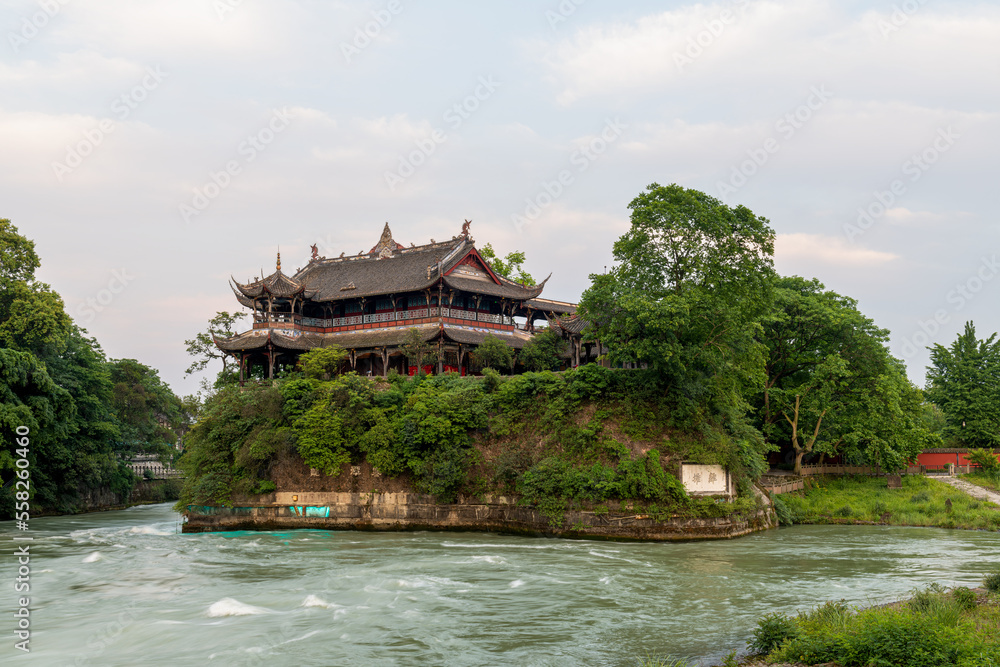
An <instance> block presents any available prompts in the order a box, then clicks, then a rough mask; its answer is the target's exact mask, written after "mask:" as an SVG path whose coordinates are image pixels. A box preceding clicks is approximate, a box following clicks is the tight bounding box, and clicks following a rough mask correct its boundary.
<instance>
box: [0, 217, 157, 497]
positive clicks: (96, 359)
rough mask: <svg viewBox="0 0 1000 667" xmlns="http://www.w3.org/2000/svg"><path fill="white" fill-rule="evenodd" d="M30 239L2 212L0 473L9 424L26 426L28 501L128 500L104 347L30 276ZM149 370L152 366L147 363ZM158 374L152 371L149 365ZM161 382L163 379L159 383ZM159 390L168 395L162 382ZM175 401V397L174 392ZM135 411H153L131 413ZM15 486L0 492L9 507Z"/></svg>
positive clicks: (33, 261)
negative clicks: (93, 496)
mask: <svg viewBox="0 0 1000 667" xmlns="http://www.w3.org/2000/svg"><path fill="white" fill-rule="evenodd" d="M39 266H40V260H39V258H38V255H37V254H36V253H35V249H34V243H32V242H31V241H30V240H28V239H26V238H25V237H23V236H21V235H20V234H19V233H18V231H17V229H16V228H15V227H14V226H13V224H11V222H10V221H9V220H0V436H2V442H3V443H4V444H3V449H0V477H2V478H3V481H7V480H6V473H5V472H4V470H5V469H6V468H9V467H10V466H9V464H10V463H12V446H13V443H14V439H13V437H11V436H12V435H13V432H14V429H16V428H17V427H18V426H26V427H28V428H29V429H30V436H31V447H30V448H29V450H30V451H29V461H30V462H31V482H32V492H33V495H32V501H33V502H34V503H35V504H36V505H41V506H43V507H45V508H46V509H48V510H56V511H72V510H75V509H79V507H80V503H81V501H82V499H83V498H84V497H85V496H86V494H87V493H88V492H89V491H93V490H98V489H100V490H107V489H110V490H111V491H113V492H114V493H116V494H118V496H119V497H120V498H122V499H124V498H126V497H127V495H128V492H129V491H130V490H131V488H132V485H133V483H134V476H133V475H132V473H131V472H130V471H129V470H128V468H127V466H126V465H125V463H124V462H123V460H122V458H121V456H120V455H121V454H123V453H127V452H126V451H125V450H124V449H123V448H122V447H120V443H121V439H122V435H123V427H127V426H128V425H129V422H128V421H127V420H123V419H121V418H120V417H119V415H117V414H116V413H115V411H114V408H115V405H114V403H115V400H114V399H115V391H114V390H115V384H114V383H113V380H112V368H111V366H110V365H109V364H108V361H107V359H106V358H105V356H104V352H103V351H102V350H101V347H100V345H99V344H98V343H97V341H96V340H94V339H93V338H88V337H87V335H86V332H85V331H84V330H83V329H80V328H79V327H77V326H75V325H74V324H73V323H72V320H71V319H70V318H69V316H68V315H67V314H66V312H65V310H64V309H63V303H62V299H61V298H60V297H59V295H58V294H56V293H55V292H53V291H52V290H51V289H50V288H49V287H48V286H47V285H44V284H42V283H39V282H38V281H36V280H35V278H34V272H35V270H36V269H37V268H38V267H39ZM147 370H149V369H147ZM154 375H155V372H154ZM161 385H162V383H161ZM160 389H161V391H162V392H163V395H164V396H165V397H166V398H167V399H169V398H170V397H172V396H173V394H172V393H170V391H169V389H167V388H166V386H165V385H162V386H161V387H160ZM172 400H176V399H172ZM136 418H137V419H150V418H151V417H150V413H148V412H147V413H144V414H143V413H142V410H141V409H140V410H137V411H136ZM10 490H11V487H8V489H6V490H5V491H4V492H3V493H0V505H2V507H0V513H4V514H7V515H9V514H8V513H9V510H10V509H11V507H12V506H11V505H10V503H9V501H10V494H9V493H8V492H9V491H10Z"/></svg>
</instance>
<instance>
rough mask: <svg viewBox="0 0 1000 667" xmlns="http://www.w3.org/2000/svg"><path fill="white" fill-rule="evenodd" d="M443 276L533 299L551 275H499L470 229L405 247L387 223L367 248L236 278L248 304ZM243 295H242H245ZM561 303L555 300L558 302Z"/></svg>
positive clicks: (373, 291)
mask: <svg viewBox="0 0 1000 667" xmlns="http://www.w3.org/2000/svg"><path fill="white" fill-rule="evenodd" d="M441 279H443V281H444V284H445V285H447V286H448V287H451V288H453V289H457V290H463V291H466V292H473V293H476V294H485V295H489V296H496V297H500V298H506V299H519V300H527V299H533V298H535V297H537V296H538V295H539V294H541V293H542V289H543V288H544V287H545V282H546V281H547V280H548V278H546V279H545V280H543V281H542V282H541V283H539V284H538V285H532V286H527V285H523V284H521V283H518V282H515V281H513V280H508V279H507V278H504V277H503V276H499V275H497V274H496V273H495V272H494V271H493V270H492V269H491V268H490V266H489V263H487V262H486V261H485V260H484V259H483V258H482V257H481V256H480V255H479V252H478V251H477V250H476V246H475V241H474V240H473V239H472V238H471V237H469V236H468V234H467V233H465V234H462V235H459V236H456V237H454V238H452V239H451V240H449V241H444V242H440V243H434V242H432V243H428V244H426V245H421V246H411V247H409V248H404V247H403V246H402V245H400V244H398V243H396V242H395V240H393V238H392V232H391V231H390V230H389V224H388V223H386V226H385V229H384V230H383V232H382V238H381V239H380V240H379V243H378V244H376V246H375V247H374V248H372V249H371V250H370V251H369V252H368V253H361V254H358V255H355V256H353V257H345V256H343V254H341V256H340V257H335V258H332V259H327V258H325V257H317V256H315V255H314V256H313V258H312V259H311V260H310V261H309V263H308V264H307V265H306V266H305V267H304V268H302V269H300V270H299V271H297V272H296V273H295V275H293V276H291V277H289V276H286V275H285V274H284V273H282V272H281V267H280V261H279V266H278V270H277V271H275V272H274V273H272V274H271V275H270V276H267V277H266V278H261V279H258V280H256V281H254V282H252V283H250V284H246V285H245V284H242V283H239V282H236V281H235V280H234V281H233V282H234V283H235V288H234V291H236V292H237V298H238V299H239V300H240V303H242V304H244V305H248V301H249V305H252V300H253V299H255V298H260V297H262V296H266V295H271V296H275V297H292V296H297V295H301V296H303V297H305V298H307V299H311V300H313V301H324V302H331V301H340V300H342V299H355V298H359V297H370V296H377V295H382V294H399V293H402V292H415V291H420V290H424V289H427V288H429V287H431V286H432V285H435V284H437V282H438V280H441ZM241 297H242V298H241ZM553 303H556V302H553Z"/></svg>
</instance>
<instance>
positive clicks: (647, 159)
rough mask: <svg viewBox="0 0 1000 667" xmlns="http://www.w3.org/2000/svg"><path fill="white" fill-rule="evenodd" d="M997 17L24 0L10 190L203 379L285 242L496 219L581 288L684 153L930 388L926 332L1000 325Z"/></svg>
mask: <svg viewBox="0 0 1000 667" xmlns="http://www.w3.org/2000/svg"><path fill="white" fill-rule="evenodd" d="M997 35H1000V3H997V2H962V1H957V2H940V1H939V2H934V1H931V0H924V1H921V0H892V1H889V0H886V1H884V2H883V1H875V2H853V1H850V0H839V1H836V2H834V1H832V0H831V1H821V0H794V1H788V2H779V1H775V2H769V1H765V0H725V1H723V2H711V3H697V4H695V3H688V2H647V1H635V2H625V1H619V2H611V1H610V0H607V1H602V0H561V1H560V0H549V1H547V2H546V1H531V2H529V1H527V0H505V1H504V2H499V1H494V2H488V3H487V2H476V3H472V2H467V1H466V2H459V1H458V0H442V1H438V2H429V1H427V0H425V1H423V2H414V1H412V0H377V1H374V2H336V1H333V2H321V1H319V0H255V1H253V2H250V1H243V0H197V1H195V0H171V2H163V1H162V0H159V1H155V2H154V1H148V0H86V2H84V0H38V1H36V2H32V1H29V0H0V37H2V39H3V43H2V44H0V217H5V218H10V219H11V220H12V221H13V223H14V224H15V225H16V226H17V227H18V229H19V230H20V232H21V233H22V234H23V235H25V236H27V237H28V238H30V239H32V240H34V241H35V243H36V249H37V251H38V253H39V255H40V257H41V259H42V268H41V269H40V270H39V271H38V274H37V276H38V278H40V279H41V280H43V281H45V282H47V283H49V284H50V285H51V286H52V287H53V288H54V289H55V290H56V291H58V292H59V293H60V294H61V295H62V296H63V299H64V301H65V303H66V308H67V311H68V312H69V313H70V315H71V316H72V317H73V318H74V319H75V320H76V321H77V323H78V324H80V325H81V326H83V327H84V328H85V329H87V331H88V332H89V333H90V334H91V335H93V336H95V337H96V338H97V339H98V340H99V341H100V343H101V344H102V346H103V348H104V350H105V352H106V353H107V354H108V356H109V357H112V358H133V359H137V360H139V361H141V362H142V363H145V364H148V365H150V366H153V367H154V368H156V369H158V370H159V372H160V376H161V377H162V378H163V379H164V380H165V381H167V382H168V383H169V384H170V385H171V386H172V387H173V389H174V391H175V392H177V393H179V394H187V393H192V392H194V391H195V390H197V388H198V381H199V379H200V378H199V376H191V377H187V378H185V376H184V370H185V369H186V368H187V366H188V364H189V362H190V358H189V357H188V356H187V353H186V352H185V345H184V340H185V339H187V338H192V337H193V336H194V335H195V334H196V333H197V332H199V331H202V330H204V329H205V328H206V324H207V321H208V319H209V318H210V317H212V316H213V315H214V314H215V313H216V312H217V311H220V310H229V311H232V310H236V309H238V308H239V305H238V304H237V303H236V301H235V298H234V297H233V295H232V292H231V291H230V288H229V286H228V284H227V282H228V280H229V279H230V277H231V276H232V277H235V278H236V279H238V280H244V281H245V280H247V279H249V278H250V277H252V276H255V275H259V274H260V273H261V272H262V271H263V273H264V274H265V275H266V274H268V273H270V272H271V271H273V269H274V266H275V259H276V253H277V252H278V251H279V249H280V252H281V256H282V268H283V269H284V270H285V272H286V273H292V272H293V271H294V270H295V269H296V268H297V267H300V266H303V265H304V264H305V263H306V262H307V261H308V257H309V252H310V248H309V246H310V244H313V243H316V244H317V245H318V246H319V250H320V254H322V255H327V256H337V255H339V254H340V253H341V252H346V253H347V254H356V253H357V252H359V251H361V250H365V251H367V250H368V249H370V248H371V247H372V246H373V245H374V244H375V242H376V241H377V240H378V238H379V235H380V234H381V231H382V226H383V224H384V223H385V222H388V223H389V224H390V226H391V228H392V231H393V234H394V237H395V239H396V240H397V241H398V242H400V243H403V244H404V245H409V244H410V243H411V242H412V243H416V244H418V245H419V244H421V243H427V242H429V241H430V240H431V239H437V240H439V241H440V240H443V239H447V238H450V237H452V236H454V235H456V234H458V233H459V232H460V231H461V226H462V221H463V220H464V219H471V220H472V221H473V222H472V228H471V231H472V235H473V236H474V237H475V239H476V241H477V243H478V244H479V245H480V246H481V245H484V244H486V243H491V244H492V245H493V247H494V248H495V249H496V250H498V251H499V252H500V253H501V254H503V253H506V252H509V251H512V250H523V251H525V252H526V253H527V262H526V265H525V268H526V269H527V270H528V271H529V272H530V273H531V274H532V275H534V276H535V278H536V279H541V278H544V277H545V276H546V275H548V274H549V273H551V274H552V278H551V280H550V281H549V282H548V284H547V285H546V289H545V292H544V294H543V296H545V297H548V298H552V299H558V300H566V301H576V300H578V299H579V296H580V294H581V292H582V291H583V290H584V289H586V288H587V286H588V285H589V282H590V281H589V278H588V276H589V275H590V274H592V273H600V272H602V271H603V270H604V268H605V267H606V266H610V265H612V264H613V257H612V252H611V248H612V244H613V243H614V241H615V240H616V239H617V238H618V237H619V236H621V235H622V234H623V233H624V232H625V231H626V230H627V229H628V225H629V210H628V204H629V202H630V201H631V200H632V199H633V198H634V197H635V196H636V195H638V194H639V193H640V192H641V191H642V190H643V189H644V188H645V187H646V186H648V185H649V184H651V183H654V182H655V183H660V184H664V185H666V184H670V183H678V184H680V185H682V186H684V187H688V188H695V189H698V190H702V191H704V192H707V193H709V194H711V195H712V196H715V197H718V198H719V199H721V200H722V201H723V202H725V203H726V204H729V205H731V206H735V205H738V204H743V205H746V206H748V207H749V208H750V209H752V210H753V211H754V212H755V213H757V214H758V215H761V216H763V217H766V218H767V219H768V220H769V221H770V224H771V226H772V227H773V229H774V230H775V232H776V234H777V240H776V250H775V266H776V269H777V270H778V271H779V272H780V273H781V274H783V275H801V276H805V277H808V278H813V277H815V278H818V279H819V280H820V281H822V282H823V283H824V284H825V285H826V286H827V288H829V289H833V290H835V291H837V292H839V293H841V294H845V295H847V296H850V297H852V298H854V299H856V300H857V302H858V306H859V308H860V309H861V310H862V312H864V313H865V314H866V315H867V316H869V317H871V318H872V319H874V321H875V322H876V323H877V324H878V325H879V326H881V327H884V328H887V329H889V330H890V331H891V345H890V347H891V350H892V352H893V353H894V354H895V355H896V356H898V357H900V358H902V359H903V360H904V361H905V362H906V364H907V369H908V373H909V375H910V378H911V380H913V381H914V382H915V383H916V384H918V385H920V386H922V385H923V383H924V374H925V367H926V365H927V363H928V353H927V350H926V346H927V345H930V344H934V343H941V344H945V345H947V344H949V343H950V342H951V341H953V340H954V339H955V337H956V335H957V333H958V332H960V331H961V330H962V328H963V326H964V323H965V322H966V321H967V320H972V321H974V322H975V323H976V326H977V331H978V333H979V334H980V337H985V336H987V335H989V334H991V333H993V332H994V331H997V330H998V329H1000V312H998V309H997V308H996V307H995V304H996V302H997V297H998V295H1000V280H995V278H997V276H998V274H1000V258H998V226H997V219H996V208H997V207H996V205H997V176H998V168H997V166H996V153H997V149H998V148H1000V86H998V85H997V83H998V82H1000V40H998V39H997ZM216 370H217V369H216Z"/></svg>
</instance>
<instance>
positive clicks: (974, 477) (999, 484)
mask: <svg viewBox="0 0 1000 667" xmlns="http://www.w3.org/2000/svg"><path fill="white" fill-rule="evenodd" d="M961 478H962V479H964V480H965V481H966V482H968V483H969V484H975V485H976V486H981V487H983V488H984V489H989V490H990V491H996V492H997V493H1000V477H996V476H995V475H988V474H985V473H981V472H974V473H972V474H971V475H961Z"/></svg>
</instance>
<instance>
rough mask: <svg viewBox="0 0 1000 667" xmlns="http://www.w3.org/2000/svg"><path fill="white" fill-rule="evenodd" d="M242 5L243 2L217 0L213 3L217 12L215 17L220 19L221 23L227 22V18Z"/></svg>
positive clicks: (239, 0) (240, 0) (237, 0)
mask: <svg viewBox="0 0 1000 667" xmlns="http://www.w3.org/2000/svg"><path fill="white" fill-rule="evenodd" d="M242 4H243V0H215V1H214V2H213V3H212V9H214V10H215V15H216V16H218V17H219V20H220V21H225V20H226V17H227V16H229V14H231V13H232V12H234V11H236V8H237V7H239V6H240V5H242Z"/></svg>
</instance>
